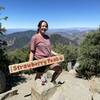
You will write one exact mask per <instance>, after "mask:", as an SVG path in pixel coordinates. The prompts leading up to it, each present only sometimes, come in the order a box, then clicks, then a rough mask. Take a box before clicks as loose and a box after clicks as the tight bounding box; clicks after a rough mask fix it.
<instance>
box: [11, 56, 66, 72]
mask: <svg viewBox="0 0 100 100" xmlns="http://www.w3.org/2000/svg"><path fill="white" fill-rule="evenodd" d="M62 61H64V56H63V55H59V56H52V57H48V58H43V59H39V60H34V61H29V62H23V63H20V64H13V65H9V71H10V73H16V72H19V71H22V70H29V69H33V68H37V67H41V66H45V65H50V64H54V63H58V62H62Z"/></svg>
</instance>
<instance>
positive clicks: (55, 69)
mask: <svg viewBox="0 0 100 100" xmlns="http://www.w3.org/2000/svg"><path fill="white" fill-rule="evenodd" d="M53 70H54V71H55V72H57V73H61V72H62V68H61V67H60V66H56V67H54V68H53Z"/></svg>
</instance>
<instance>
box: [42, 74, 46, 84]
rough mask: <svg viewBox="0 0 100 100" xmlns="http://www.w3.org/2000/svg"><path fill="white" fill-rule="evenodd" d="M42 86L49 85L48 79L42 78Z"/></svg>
mask: <svg viewBox="0 0 100 100" xmlns="http://www.w3.org/2000/svg"><path fill="white" fill-rule="evenodd" d="M41 82H42V83H41V85H46V83H47V79H46V78H45V77H43V76H42V77H41Z"/></svg>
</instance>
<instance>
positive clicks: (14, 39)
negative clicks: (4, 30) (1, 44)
mask: <svg viewBox="0 0 100 100" xmlns="http://www.w3.org/2000/svg"><path fill="white" fill-rule="evenodd" d="M34 33H35V31H33V30H29V31H22V32H15V33H12V34H7V35H5V36H3V37H2V39H3V40H6V41H7V44H8V49H9V50H15V49H17V48H23V47H24V46H26V45H27V44H28V43H29V41H30V39H31V37H32V35H33V34H34Z"/></svg>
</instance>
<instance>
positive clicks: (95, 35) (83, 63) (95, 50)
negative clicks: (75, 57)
mask: <svg viewBox="0 0 100 100" xmlns="http://www.w3.org/2000/svg"><path fill="white" fill-rule="evenodd" d="M79 62H80V67H79V68H78V72H79V74H80V75H82V76H85V77H86V78H90V77H91V76H93V75H99V74H100V30H97V31H95V32H90V33H88V34H87V36H86V37H85V39H84V40H83V42H82V43H81V45H80V57H79Z"/></svg>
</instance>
